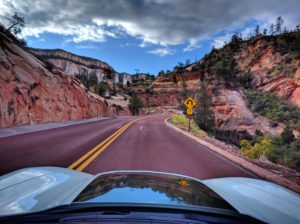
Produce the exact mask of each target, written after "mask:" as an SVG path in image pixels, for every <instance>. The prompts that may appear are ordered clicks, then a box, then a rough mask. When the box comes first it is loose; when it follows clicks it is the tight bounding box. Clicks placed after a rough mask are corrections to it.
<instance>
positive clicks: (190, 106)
mask: <svg viewBox="0 0 300 224" xmlns="http://www.w3.org/2000/svg"><path fill="white" fill-rule="evenodd" d="M184 105H185V106H186V108H187V109H186V114H187V117H188V119H189V132H190V131H191V115H193V107H194V106H195V105H196V102H195V100H194V99H193V98H192V97H189V98H187V100H186V101H184Z"/></svg>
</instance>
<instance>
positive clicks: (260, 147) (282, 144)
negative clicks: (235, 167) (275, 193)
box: [240, 130, 300, 171]
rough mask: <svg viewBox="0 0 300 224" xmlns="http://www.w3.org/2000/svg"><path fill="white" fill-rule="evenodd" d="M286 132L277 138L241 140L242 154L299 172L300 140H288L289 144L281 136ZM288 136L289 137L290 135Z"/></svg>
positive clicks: (284, 132) (255, 137) (258, 137)
mask: <svg viewBox="0 0 300 224" xmlns="http://www.w3.org/2000/svg"><path fill="white" fill-rule="evenodd" d="M286 132H289V131H287V130H285V131H283V132H282V133H281V135H278V136H270V135H266V136H257V135H255V136H254V137H253V139H252V140H245V139H243V140H241V142H240V145H241V151H242V153H243V154H244V155H245V156H247V157H249V158H252V159H260V158H262V157H264V158H267V159H268V160H270V161H272V162H274V163H278V164H281V165H284V166H287V167H289V168H292V169H296V170H298V171H299V170H300V138H298V139H296V140H295V138H293V141H291V138H289V141H288V142H289V143H287V141H286V139H284V138H283V137H282V136H284V135H286ZM288 136H291V135H290V133H289V134H288Z"/></svg>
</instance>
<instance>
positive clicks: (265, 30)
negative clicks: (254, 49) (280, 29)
mask: <svg viewBox="0 0 300 224" xmlns="http://www.w3.org/2000/svg"><path fill="white" fill-rule="evenodd" d="M267 33H268V30H267V29H266V28H265V29H264V31H263V35H264V36H266V35H267Z"/></svg>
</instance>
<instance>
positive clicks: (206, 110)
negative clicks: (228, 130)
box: [194, 80, 215, 132]
mask: <svg viewBox="0 0 300 224" xmlns="http://www.w3.org/2000/svg"><path fill="white" fill-rule="evenodd" d="M196 102H197V104H196V106H195V109H194V111H195V115H194V119H195V122H196V124H197V125H198V126H199V128H201V129H202V130H205V131H210V132H212V131H214V129H215V117H214V112H213V111H212V110H211V107H212V104H211V95H210V92H209V91H208V87H207V84H206V82H205V81H204V80H202V81H201V84H200V89H199V91H198V93H197V97H196Z"/></svg>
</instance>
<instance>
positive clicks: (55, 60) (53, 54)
mask: <svg viewBox="0 0 300 224" xmlns="http://www.w3.org/2000/svg"><path fill="white" fill-rule="evenodd" d="M30 51H31V52H33V53H35V54H38V55H40V56H42V57H43V58H45V59H46V60H48V61H49V62H50V63H52V64H54V65H55V66H57V67H58V68H60V69H62V70H63V71H64V72H66V73H67V74H69V75H71V76H74V75H75V74H79V73H80V70H81V69H86V70H87V71H88V73H90V72H94V73H95V74H96V76H97V78H98V81H99V82H101V81H103V80H104V72H103V70H104V69H107V68H109V69H111V70H112V71H113V73H112V82H113V83H114V84H122V85H126V84H127V83H132V82H136V81H139V80H142V79H144V80H146V79H148V78H149V77H150V75H149V74H144V73H140V74H128V73H119V72H117V71H115V70H114V68H113V67H112V66H110V65H109V64H107V63H105V62H103V61H100V60H97V59H94V58H90V57H84V56H79V55H75V54H72V53H70V52H67V51H64V50H61V49H51V50H50V49H36V48H30Z"/></svg>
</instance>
